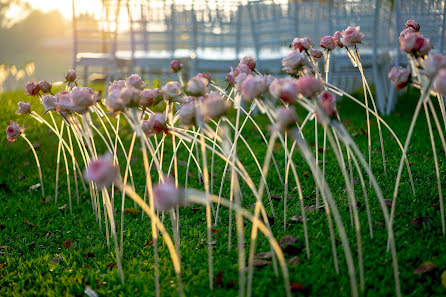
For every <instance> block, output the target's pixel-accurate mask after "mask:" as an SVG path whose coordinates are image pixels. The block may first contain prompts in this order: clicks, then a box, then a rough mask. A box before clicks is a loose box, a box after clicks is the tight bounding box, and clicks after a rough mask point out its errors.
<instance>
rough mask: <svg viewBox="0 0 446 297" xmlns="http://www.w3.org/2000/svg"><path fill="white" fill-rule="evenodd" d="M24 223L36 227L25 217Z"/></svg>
mask: <svg viewBox="0 0 446 297" xmlns="http://www.w3.org/2000/svg"><path fill="white" fill-rule="evenodd" d="M23 223H25V224H27V225H30V226H31V228H35V227H36V225H34V224H33V223H31V222H30V221H28V220H27V219H23Z"/></svg>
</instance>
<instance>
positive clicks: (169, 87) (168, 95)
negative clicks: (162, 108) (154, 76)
mask: <svg viewBox="0 0 446 297" xmlns="http://www.w3.org/2000/svg"><path fill="white" fill-rule="evenodd" d="M162 91H163V96H164V99H166V100H168V99H173V98H176V97H178V96H180V95H181V86H180V84H179V83H178V82H176V81H171V82H168V83H167V84H165V85H164V87H163V88H162Z"/></svg>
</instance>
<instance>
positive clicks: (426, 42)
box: [416, 38, 432, 57]
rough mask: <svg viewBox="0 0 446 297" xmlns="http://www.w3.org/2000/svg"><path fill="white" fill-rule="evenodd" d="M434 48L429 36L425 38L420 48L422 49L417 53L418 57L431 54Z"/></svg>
mask: <svg viewBox="0 0 446 297" xmlns="http://www.w3.org/2000/svg"><path fill="white" fill-rule="evenodd" d="M431 49H432V45H431V43H430V39H429V38H424V42H423V46H422V47H421V48H420V50H419V51H418V52H417V53H416V56H417V57H424V56H427V55H428V54H429V52H430V51H431Z"/></svg>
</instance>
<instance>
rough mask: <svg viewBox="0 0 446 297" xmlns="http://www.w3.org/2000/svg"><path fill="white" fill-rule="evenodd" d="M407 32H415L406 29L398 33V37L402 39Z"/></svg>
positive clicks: (409, 28) (410, 28)
mask: <svg viewBox="0 0 446 297" xmlns="http://www.w3.org/2000/svg"><path fill="white" fill-rule="evenodd" d="M409 32H416V31H415V30H414V29H413V28H412V27H407V28H406V29H404V30H403V31H401V32H400V37H404V36H405V35H406V34H407V33H409Z"/></svg>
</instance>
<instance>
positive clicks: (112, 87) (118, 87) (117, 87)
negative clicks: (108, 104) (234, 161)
mask: <svg viewBox="0 0 446 297" xmlns="http://www.w3.org/2000/svg"><path fill="white" fill-rule="evenodd" d="M123 87H125V81H124V80H115V81H114V82H113V83H112V84H111V85H110V86H109V87H108V92H109V93H111V92H112V91H113V90H121V89H122V88H123Z"/></svg>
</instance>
